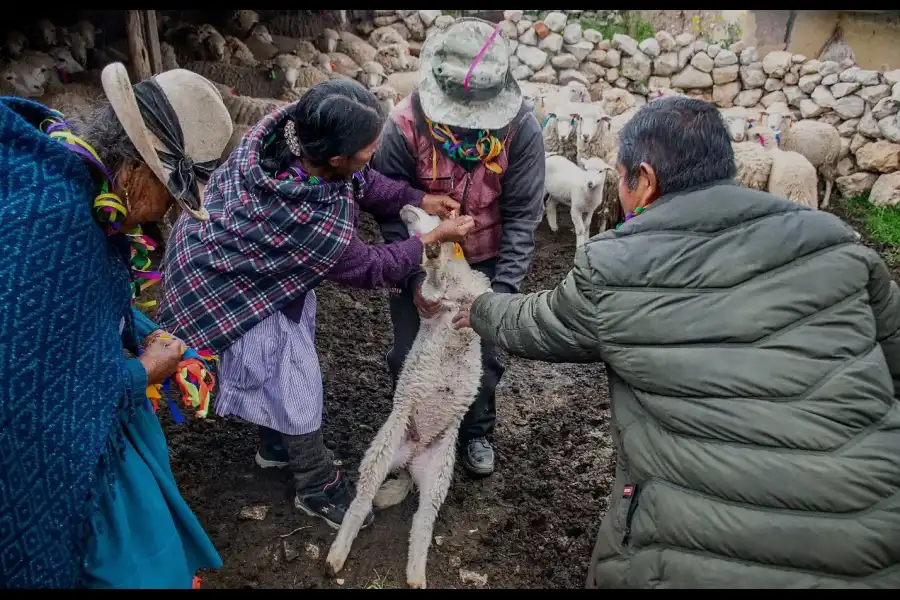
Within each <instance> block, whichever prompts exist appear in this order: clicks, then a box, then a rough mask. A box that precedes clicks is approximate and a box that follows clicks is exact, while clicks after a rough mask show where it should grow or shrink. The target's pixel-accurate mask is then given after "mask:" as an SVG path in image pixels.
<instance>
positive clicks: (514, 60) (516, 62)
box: [509, 53, 522, 71]
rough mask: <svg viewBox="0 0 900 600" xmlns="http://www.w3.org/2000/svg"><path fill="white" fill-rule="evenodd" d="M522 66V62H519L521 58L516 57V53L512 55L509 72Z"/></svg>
mask: <svg viewBox="0 0 900 600" xmlns="http://www.w3.org/2000/svg"><path fill="white" fill-rule="evenodd" d="M521 64H522V61H521V60H519V57H518V56H516V55H515V53H512V54H510V56H509V70H510V71H512V70H513V69H515V68H516V67H518V66H519V65H521Z"/></svg>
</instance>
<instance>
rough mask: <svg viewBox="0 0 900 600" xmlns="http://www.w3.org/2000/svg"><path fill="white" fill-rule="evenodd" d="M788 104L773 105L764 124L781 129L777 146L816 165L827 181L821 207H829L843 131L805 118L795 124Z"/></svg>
mask: <svg viewBox="0 0 900 600" xmlns="http://www.w3.org/2000/svg"><path fill="white" fill-rule="evenodd" d="M786 108H787V107H785V106H784V105H780V107H778V108H776V105H772V106H770V107H769V109H768V110H767V111H766V114H765V116H764V118H763V124H764V125H765V126H766V127H768V128H770V129H773V130H775V131H776V132H778V134H779V135H778V137H779V143H778V146H779V147H780V148H781V149H782V150H792V151H794V152H799V153H800V154H802V155H803V156H805V157H806V160H808V161H809V162H810V163H812V165H813V166H814V167H815V168H816V171H817V172H818V173H819V175H821V176H822V179H823V181H824V182H825V194H824V196H823V198H822V205H821V206H822V208H828V203H829V200H830V199H831V190H832V187H833V185H834V180H835V178H836V177H837V175H838V173H837V164H838V161H839V160H840V154H841V134H840V133H839V132H838V130H837V128H836V127H834V126H833V125H829V124H828V123H821V122H819V121H812V120H809V119H804V120H802V121H798V122H797V123H794V117H793V115H792V113H791V112H790V111H789V110H784V109H786Z"/></svg>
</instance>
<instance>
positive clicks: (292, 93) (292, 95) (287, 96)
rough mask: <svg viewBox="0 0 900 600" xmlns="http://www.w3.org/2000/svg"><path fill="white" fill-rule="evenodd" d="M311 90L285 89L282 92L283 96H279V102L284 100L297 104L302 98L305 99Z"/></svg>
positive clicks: (299, 88)
mask: <svg viewBox="0 0 900 600" xmlns="http://www.w3.org/2000/svg"><path fill="white" fill-rule="evenodd" d="M308 90H309V88H305V87H298V88H284V89H283V90H282V91H281V94H279V95H278V100H282V101H284V102H288V103H290V102H296V101H297V100H299V99H300V98H302V97H303V94H305V93H306V92H307V91H308Z"/></svg>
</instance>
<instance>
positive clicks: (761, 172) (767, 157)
mask: <svg viewBox="0 0 900 600" xmlns="http://www.w3.org/2000/svg"><path fill="white" fill-rule="evenodd" d="M731 148H732V150H734V166H735V168H736V169H737V174H736V175H735V177H734V179H735V181H736V182H737V183H738V184H739V185H742V186H744V187H747V188H750V189H754V190H760V191H763V192H765V191H767V190H768V189H769V175H770V174H771V173H772V155H771V154H770V153H769V151H768V150H766V149H765V148H764V147H763V146H762V145H761V144H760V143H759V142H758V141H754V142H732V143H731Z"/></svg>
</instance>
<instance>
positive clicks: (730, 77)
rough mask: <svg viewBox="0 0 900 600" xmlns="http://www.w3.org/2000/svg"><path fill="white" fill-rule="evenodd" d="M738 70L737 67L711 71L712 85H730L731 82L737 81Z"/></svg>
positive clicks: (717, 68)
mask: <svg viewBox="0 0 900 600" xmlns="http://www.w3.org/2000/svg"><path fill="white" fill-rule="evenodd" d="M739 70H740V67H739V66H738V65H730V66H727V67H716V68H714V69H713V70H712V78H713V83H714V84H716V85H723V84H726V83H731V82H732V81H737V78H738V71H739Z"/></svg>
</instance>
